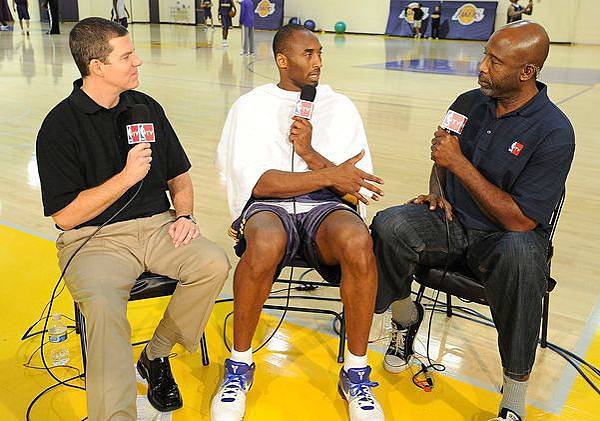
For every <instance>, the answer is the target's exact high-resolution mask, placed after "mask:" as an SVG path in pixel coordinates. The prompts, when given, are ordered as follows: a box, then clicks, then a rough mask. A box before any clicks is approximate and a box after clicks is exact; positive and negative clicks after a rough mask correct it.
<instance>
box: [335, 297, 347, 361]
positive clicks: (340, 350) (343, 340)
mask: <svg viewBox="0 0 600 421" xmlns="http://www.w3.org/2000/svg"><path fill="white" fill-rule="evenodd" d="M345 348H346V318H345V317H344V310H343V309H342V316H341V318H340V345H339V348H338V358H337V360H338V363H340V364H342V363H343V362H344V349H345Z"/></svg>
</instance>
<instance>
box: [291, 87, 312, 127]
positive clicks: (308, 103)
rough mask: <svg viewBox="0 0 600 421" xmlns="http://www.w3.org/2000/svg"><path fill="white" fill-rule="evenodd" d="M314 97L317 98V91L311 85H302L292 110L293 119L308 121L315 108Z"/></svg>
mask: <svg viewBox="0 0 600 421" xmlns="http://www.w3.org/2000/svg"><path fill="white" fill-rule="evenodd" d="M315 96H317V89H316V88H315V87H314V86H313V85H304V86H303V87H302V90H301V91H300V99H299V100H298V102H297V103H296V108H295V109H294V117H300V118H305V119H307V120H310V119H311V118H312V113H313V109H314V107H315Z"/></svg>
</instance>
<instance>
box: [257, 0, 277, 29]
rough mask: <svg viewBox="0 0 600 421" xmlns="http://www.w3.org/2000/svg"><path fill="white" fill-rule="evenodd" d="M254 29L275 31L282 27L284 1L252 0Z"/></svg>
mask: <svg viewBox="0 0 600 421" xmlns="http://www.w3.org/2000/svg"><path fill="white" fill-rule="evenodd" d="M253 1H254V27H255V28H256V29H270V30H277V29H279V28H281V26H282V25H283V3H284V0H253Z"/></svg>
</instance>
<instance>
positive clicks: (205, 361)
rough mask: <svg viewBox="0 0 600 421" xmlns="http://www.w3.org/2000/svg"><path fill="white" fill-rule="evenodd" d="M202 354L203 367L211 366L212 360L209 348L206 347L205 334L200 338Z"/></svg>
mask: <svg viewBox="0 0 600 421" xmlns="http://www.w3.org/2000/svg"><path fill="white" fill-rule="evenodd" d="M200 353H201V354H202V365H203V366H204V367H206V366H207V365H209V364H210V360H209V358H208V347H207V346H206V336H205V335H204V333H203V334H202V338H200Z"/></svg>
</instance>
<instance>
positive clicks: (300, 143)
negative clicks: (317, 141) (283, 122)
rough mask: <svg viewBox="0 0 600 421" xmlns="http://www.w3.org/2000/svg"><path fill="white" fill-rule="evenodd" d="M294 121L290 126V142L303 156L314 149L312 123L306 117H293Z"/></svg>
mask: <svg viewBox="0 0 600 421" xmlns="http://www.w3.org/2000/svg"><path fill="white" fill-rule="evenodd" d="M292 120H294V122H293V123H292V127H291V128H290V137H289V139H290V143H292V144H293V145H294V149H295V150H296V153H297V154H298V155H300V156H301V157H302V156H303V155H304V154H306V153H307V152H310V151H311V149H312V145H311V141H312V124H310V121H309V120H307V119H305V118H300V117H296V116H294V117H292Z"/></svg>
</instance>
